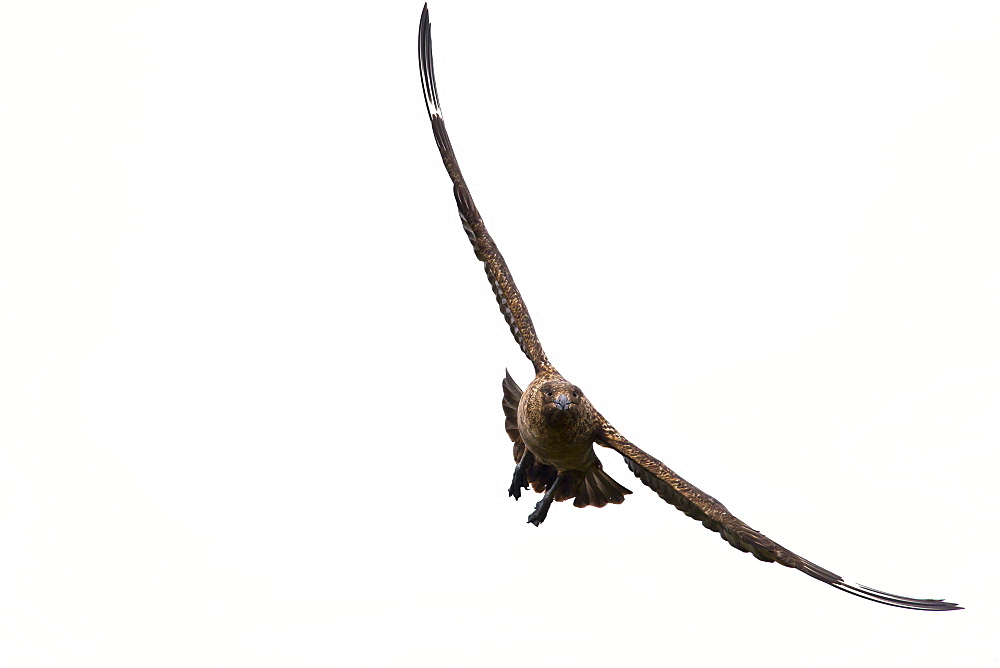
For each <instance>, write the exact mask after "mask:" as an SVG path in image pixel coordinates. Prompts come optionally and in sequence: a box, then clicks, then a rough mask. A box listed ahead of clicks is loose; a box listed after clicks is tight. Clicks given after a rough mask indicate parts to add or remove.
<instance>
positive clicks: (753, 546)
mask: <svg viewBox="0 0 1000 668" xmlns="http://www.w3.org/2000/svg"><path fill="white" fill-rule="evenodd" d="M418 51H419V61H420V80H421V84H422V86H423V90H424V101H425V103H426V105H427V113H428V114H429V115H430V119H431V128H432V129H433V131H434V139H435V141H436V142H437V145H438V150H439V151H440V152H441V158H442V160H444V165H445V168H446V169H447V170H448V175H449V176H450V177H451V180H452V183H453V184H454V194H455V202H456V203H457V204H458V212H459V216H460V217H461V219H462V227H463V228H464V229H465V233H466V234H467V235H468V237H469V241H470V242H471V243H472V247H473V250H474V251H475V253H476V257H477V258H479V259H480V260H481V261H482V262H483V265H484V266H485V268H486V276H487V278H488V279H489V282H490V285H491V286H492V288H493V293H494V295H495V296H496V299H497V304H499V306H500V311H501V313H503V316H504V318H505V319H506V321H507V324H508V326H509V327H510V330H511V333H512V334H513V335H514V339H515V340H516V341H517V343H518V345H519V346H520V347H521V350H522V351H523V352H524V354H525V355H527V357H528V359H529V360H531V363H532V365H533V366H534V368H535V378H534V380H532V381H531V383H529V384H528V387H527V388H526V389H525V390H524V391H523V392H522V391H521V389H520V388H519V387H518V386H517V384H516V383H515V382H514V380H513V379H512V378H511V377H510V374H509V373H508V374H507V375H506V377H505V378H504V380H503V411H504V416H505V423H504V426H505V428H506V430H507V435H508V436H509V437H510V439H511V441H513V443H514V460H515V462H516V463H517V464H516V466H515V469H514V478H513V481H512V482H511V486H510V489H509V493H510V495H511V496H513V497H514V498H515V499H518V498H520V496H521V490H522V489H528V487H529V486H530V487H531V488H532V489H534V490H535V491H536V492H544V494H543V496H542V499H541V501H539V502H538V504H537V505H536V506H535V510H534V511H533V512H532V513H531V515H529V517H528V521H529V522H531V523H532V524H534V525H536V526H538V525H540V524H541V523H542V522H543V521H544V520H545V516H546V514H547V513H548V510H549V507H550V506H551V504H552V502H553V501H565V500H568V499H573V500H574V501H573V505H575V506H577V507H583V506H597V507H599V508H600V507H602V506H604V505H606V504H608V503H622V502H623V501H624V500H625V495H626V494H631V492H629V490H627V489H625V488H624V487H622V486H621V485H619V484H618V483H617V482H615V481H614V480H613V479H612V478H611V477H610V476H609V475H608V474H607V473H605V472H604V470H603V467H602V466H601V462H600V460H599V459H598V458H597V454H596V453H595V452H594V443H598V444H600V445H602V446H604V447H607V448H611V449H612V450H615V451H617V452H618V453H619V454H621V455H622V456H623V457H624V458H625V463H626V464H627V465H628V467H629V469H630V470H631V471H632V473H634V474H635V476H636V477H637V478H639V480H640V481H642V483H643V484H644V485H646V486H647V487H649V488H650V489H652V490H653V491H654V492H656V493H657V494H659V495H660V497H661V498H662V499H663V500H664V501H666V502H667V503H669V504H671V505H673V506H676V507H677V508H678V509H679V510H681V511H683V512H684V513H685V514H687V515H688V516H690V517H693V518H694V519H696V520H698V521H700V522H701V523H702V524H703V525H704V526H705V527H707V528H709V529H711V530H712V531H716V532H718V533H719V534H720V535H721V536H722V537H723V538H724V539H725V540H726V541H727V542H728V543H729V544H730V545H732V546H733V547H735V548H736V549H738V550H742V551H743V552H750V553H751V554H753V555H754V556H755V557H757V558H758V559H760V560H761V561H775V562H777V563H779V564H781V565H783V566H788V567H789V568H795V569H797V570H800V571H802V572H803V573H805V574H806V575H809V576H811V577H814V578H816V579H817V580H820V581H822V582H825V583H826V584H829V585H831V586H833V587H836V588H838V589H840V590H843V591H846V592H848V593H850V594H854V595H855V596H860V597H861V598H865V599H868V600H870V601H875V602H877V603H884V604H886V605H892V606H897V607H900V608H910V609H913V610H958V609H960V608H959V606H958V605H956V604H954V603H948V602H945V601H943V600H941V599H915V598H908V597H905V596H897V595H895V594H888V593H886V592H882V591H878V590H877V589H872V588H870V587H865V586H864V585H859V584H850V583H847V582H845V581H844V579H843V578H842V577H840V576H839V575H837V574H836V573H833V572H831V571H828V570H826V569H825V568H821V567H820V566H817V565H816V564H814V563H812V562H810V561H807V560H805V559H803V558H802V557H800V556H798V555H797V554H795V553H794V552H791V551H790V550H787V549H785V548H784V547H782V546H781V545H778V544H777V543H775V542H774V541H772V540H771V539H770V538H768V537H767V536H765V535H764V534H762V533H760V532H759V531H757V530H755V529H752V528H750V527H749V526H747V525H746V524H744V523H743V522H742V521H741V520H740V519H739V518H737V517H735V516H734V515H733V514H732V513H730V512H729V511H728V510H727V509H726V507H725V506H723V505H722V504H721V503H719V502H718V501H717V500H716V499H715V498H713V497H712V496H709V495H708V494H706V493H705V492H703V491H701V490H700V489H698V488H697V487H695V486H694V485H692V484H691V483H689V482H688V481H686V480H684V478H682V477H680V476H679V475H677V474H676V473H674V472H673V471H672V470H671V469H669V468H667V467H666V466H665V465H664V464H663V462H661V461H659V460H658V459H656V458H655V457H652V456H650V455H649V454H647V453H645V452H644V451H642V450H641V449H640V448H639V447H638V446H636V445H635V444H633V443H631V442H630V441H629V440H628V439H626V438H625V437H624V436H622V435H621V434H620V433H619V432H618V430H617V429H615V428H614V427H613V426H611V423H610V422H608V421H607V419H605V418H604V416H603V415H601V414H600V413H599V412H598V411H597V410H596V409H595V408H594V407H593V406H592V405H591V403H590V401H589V400H588V399H587V398H586V397H585V396H584V394H583V392H581V391H580V388H579V387H577V386H576V385H573V384H572V383H571V382H569V381H568V380H566V379H565V378H564V377H563V376H562V375H561V374H560V373H559V372H558V371H556V369H555V367H554V366H552V363H551V362H549V360H548V357H546V355H545V352H544V351H543V350H542V345H541V343H540V342H539V340H538V335H537V334H536V332H535V327H534V325H533V324H532V322H531V317H530V316H529V315H528V309H527V307H526V306H525V305H524V301H523V300H522V299H521V294H520V293H519V292H518V290H517V286H515V285H514V279H513V278H512V276H511V274H510V270H509V269H508V268H507V263H506V262H505V261H504V259H503V255H501V254H500V251H499V249H497V247H496V244H495V243H494V242H493V239H492V237H490V234H489V232H487V231H486V225H485V224H484V223H483V219H482V217H481V216H480V215H479V211H478V210H477V209H476V205H475V203H474V202H473V201H472V196H471V194H470V193H469V188H468V186H467V185H466V183H465V178H464V177H463V176H462V172H461V170H460V169H459V167H458V161H457V160H456V158H455V152H454V149H453V148H452V146H451V141H450V140H449V139H448V132H447V130H445V126H444V118H443V116H442V115H441V104H440V101H439V100H438V93H437V86H436V83H435V81H434V60H433V55H432V53H431V26H430V20H429V17H428V12H427V5H424V11H423V14H422V15H421V17H420V31H419V37H418Z"/></svg>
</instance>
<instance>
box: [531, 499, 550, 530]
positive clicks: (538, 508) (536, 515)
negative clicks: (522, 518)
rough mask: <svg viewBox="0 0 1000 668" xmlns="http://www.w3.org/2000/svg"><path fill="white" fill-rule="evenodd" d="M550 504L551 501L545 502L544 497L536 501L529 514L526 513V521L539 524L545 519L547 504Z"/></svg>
mask: <svg viewBox="0 0 1000 668" xmlns="http://www.w3.org/2000/svg"><path fill="white" fill-rule="evenodd" d="M550 505H552V504H551V502H550V503H545V499H544V498H543V499H542V500H541V501H539V502H538V503H536V504H535V510H534V511H532V513H531V514H530V515H528V522H529V523H530V524H534V525H535V526H536V527H537V526H538V525H539V524H541V523H542V522H544V521H545V516H546V515H548V514H549V506H550Z"/></svg>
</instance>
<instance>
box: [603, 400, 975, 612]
mask: <svg viewBox="0 0 1000 668" xmlns="http://www.w3.org/2000/svg"><path fill="white" fill-rule="evenodd" d="M598 417H599V427H598V435H597V438H596V441H597V442H598V443H600V444H601V445H603V446H606V447H609V448H611V449H613V450H617V451H618V452H619V453H620V454H621V455H622V456H623V457H624V458H625V463H626V464H628V467H629V469H631V471H632V473H634V474H635V476H636V477H637V478H639V480H641V481H642V483H643V484H644V485H646V486H647V487H649V488H650V489H652V490H653V491H654V492H656V493H657V494H659V495H660V498H662V499H663V500H664V501H666V502H667V503H669V504H671V505H673V506H675V507H677V509H678V510H680V511H682V512H683V513H684V514H686V515H688V516H689V517H693V518H694V519H696V520H698V521H700V522H701V523H702V524H703V525H704V526H705V527H707V528H709V529H711V530H712V531H716V532H718V533H719V534H721V535H722V538H723V539H725V540H726V542H728V543H729V544H730V545H732V546H733V547H735V548H736V549H737V550H742V551H743V552H749V553H751V554H752V555H753V556H755V557H757V558H758V559H760V560H761V561H776V562H778V563H779V564H781V565H782V566H788V567H789V568H795V569H797V570H800V571H802V572H803V573H805V574H806V575H809V576H811V577H814V578H816V579H817V580H820V581H821V582H825V583H826V584H828V585H830V586H833V587H836V588H837V589H840V590H841V591H846V592H847V593H849V594H854V595H855V596H860V597H861V598H866V599H868V600H870V601H875V602H877V603H884V604H885V605H893V606H896V607H900V608H910V609H913V610H959V609H961V608H959V606H958V605H956V604H955V603H948V602H946V601H944V600H941V599H918V598H908V597H906V596H897V595H896V594H889V593H886V592H883V591H879V590H877V589H872V588H871V587H866V586H864V585H860V584H851V583H848V582H845V581H844V578H842V577H840V576H839V575H837V574H836V573H833V572H831V571H828V570H826V569H825V568H823V567H821V566H817V565H816V564H814V563H812V562H811V561H808V560H806V559H803V558H802V557H800V556H799V555H797V554H795V553H794V552H792V551H791V550H788V549H787V548H784V547H782V546H781V545H778V544H777V543H775V542H774V541H773V540H771V539H770V538H768V537H767V536H765V535H764V534H762V533H761V532H759V531H757V530H756V529H753V528H751V527H749V526H747V525H746V524H745V523H744V522H743V521H742V520H740V519H739V518H738V517H736V516H735V515H733V514H732V513H730V512H729V511H728V510H727V509H726V507H725V506H724V505H722V504H721V503H719V501H718V500H717V499H716V498H715V497H713V496H710V495H709V494H706V493H705V492H703V491H701V490H700V489H698V488H697V487H695V486H694V485H692V484H691V483H689V482H688V481H687V480H685V479H684V478H682V477H680V476H679V475H677V474H676V473H674V471H673V470H671V469H670V468H668V467H667V466H666V465H665V464H664V463H663V462H661V461H660V460H658V459H656V458H655V457H653V456H651V455H649V454H647V453H646V452H644V451H643V450H642V449H641V448H639V447H638V446H636V445H635V444H634V443H632V442H631V441H629V440H628V439H627V438H625V437H624V436H622V435H621V434H620V433H619V432H618V430H617V429H615V428H614V427H613V426H611V423H609V422H608V421H607V419H605V418H604V416H601V415H599V416H598Z"/></svg>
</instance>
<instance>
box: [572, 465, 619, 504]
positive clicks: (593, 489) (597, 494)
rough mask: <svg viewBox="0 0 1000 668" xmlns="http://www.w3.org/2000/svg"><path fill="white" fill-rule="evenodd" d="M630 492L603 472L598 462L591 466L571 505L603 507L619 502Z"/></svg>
mask: <svg viewBox="0 0 1000 668" xmlns="http://www.w3.org/2000/svg"><path fill="white" fill-rule="evenodd" d="M631 493H632V492H631V491H629V490H627V489H625V488H624V487H622V486H621V485H619V484H618V483H617V482H616V481H615V479H614V478H612V477H611V476H609V475H608V474H607V473H605V472H604V467H603V466H601V463H600V462H598V463H597V464H596V465H595V466H594V467H593V468H591V469H590V470H589V471H588V472H587V475H586V476H584V478H583V480H581V481H580V485H579V487H578V488H577V491H576V499H575V500H574V501H573V505H574V506H576V507H577V508H583V507H584V506H595V507H597V508H603V507H604V506H606V505H608V504H609V503H621V502H623V501H624V500H625V495H626V494H631Z"/></svg>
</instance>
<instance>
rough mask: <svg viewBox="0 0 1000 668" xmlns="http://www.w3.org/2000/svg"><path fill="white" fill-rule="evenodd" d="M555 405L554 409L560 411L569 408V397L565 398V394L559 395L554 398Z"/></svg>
mask: <svg viewBox="0 0 1000 668" xmlns="http://www.w3.org/2000/svg"><path fill="white" fill-rule="evenodd" d="M555 404H556V408H558V409H559V410H561V411H564V410H566V409H567V408H569V397H568V396H566V395H565V394H560V395H559V396H558V397H556V401H555Z"/></svg>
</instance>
